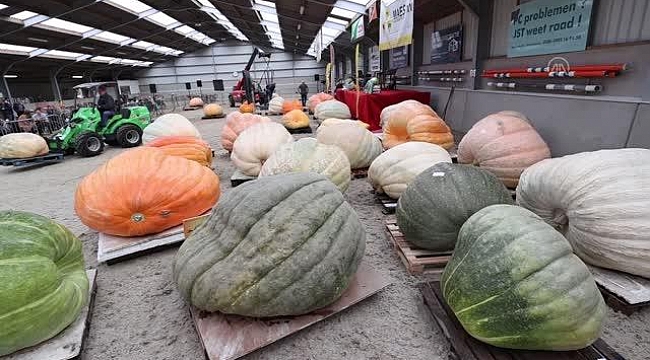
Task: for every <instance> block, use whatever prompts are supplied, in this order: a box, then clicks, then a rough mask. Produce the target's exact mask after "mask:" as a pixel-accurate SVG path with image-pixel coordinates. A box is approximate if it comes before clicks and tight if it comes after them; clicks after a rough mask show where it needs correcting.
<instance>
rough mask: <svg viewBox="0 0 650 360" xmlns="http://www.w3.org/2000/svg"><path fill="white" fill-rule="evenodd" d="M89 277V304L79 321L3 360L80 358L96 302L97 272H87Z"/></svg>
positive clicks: (82, 310) (81, 313)
mask: <svg viewBox="0 0 650 360" xmlns="http://www.w3.org/2000/svg"><path fill="white" fill-rule="evenodd" d="M86 276H88V282H89V288H88V303H86V305H85V306H84V307H83V308H82V309H81V312H80V313H79V316H78V317H77V320H75V322H73V323H72V324H70V326H68V327H67V328H65V329H64V330H63V331H62V332H60V333H59V334H58V335H56V336H55V337H53V338H51V339H49V340H47V341H46V342H43V343H41V344H38V345H36V346H32V347H29V348H27V349H23V350H20V351H17V352H15V353H13V354H11V355H7V356H5V357H2V359H3V360H69V359H78V358H80V354H81V348H82V345H83V342H84V340H85V338H86V334H87V333H88V328H89V327H90V319H91V316H92V309H93V305H94V302H95V286H96V282H95V279H96V278H97V270H96V269H91V270H86Z"/></svg>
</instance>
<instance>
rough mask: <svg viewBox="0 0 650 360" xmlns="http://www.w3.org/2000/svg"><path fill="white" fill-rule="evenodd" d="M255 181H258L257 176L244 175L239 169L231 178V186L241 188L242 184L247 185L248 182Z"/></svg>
mask: <svg viewBox="0 0 650 360" xmlns="http://www.w3.org/2000/svg"><path fill="white" fill-rule="evenodd" d="M255 179H257V177H256V176H248V175H244V174H242V172H241V171H239V169H237V170H235V172H234V173H232V176H231V177H230V186H232V187H237V186H239V185H241V184H243V183H245V182H247V181H251V180H255Z"/></svg>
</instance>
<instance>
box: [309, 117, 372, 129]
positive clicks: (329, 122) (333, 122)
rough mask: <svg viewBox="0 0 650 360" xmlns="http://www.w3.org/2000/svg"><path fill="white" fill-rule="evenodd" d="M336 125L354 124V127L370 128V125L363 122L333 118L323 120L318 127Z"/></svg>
mask: <svg viewBox="0 0 650 360" xmlns="http://www.w3.org/2000/svg"><path fill="white" fill-rule="evenodd" d="M336 124H355V125H358V126H361V127H362V128H364V129H368V128H370V124H368V123H364V122H363V121H359V120H351V119H335V118H329V119H325V120H323V122H322V123H320V126H330V125H336Z"/></svg>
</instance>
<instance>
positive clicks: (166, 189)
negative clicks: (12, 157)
mask: <svg viewBox="0 0 650 360" xmlns="http://www.w3.org/2000/svg"><path fill="white" fill-rule="evenodd" d="M220 195H221V191H220V190H219V177H218V176H217V175H216V174H215V173H214V172H213V171H212V170H210V169H208V168H207V167H205V166H201V165H199V164H198V163H196V162H195V161H190V160H187V159H183V158H181V157H178V156H169V155H165V153H164V151H162V150H160V149H156V148H151V147H140V148H136V149H132V150H128V151H125V152H123V153H121V154H120V155H118V156H116V157H114V158H112V159H110V160H108V162H106V163H105V164H104V165H102V166H101V167H100V168H98V169H97V170H95V171H93V172H92V173H90V174H89V175H88V176H86V177H85V178H84V179H83V180H82V181H81V183H80V184H79V186H78V187H77V192H76V193H75V204H74V205H75V211H76V212H77V215H78V216H79V218H81V221H82V222H83V223H84V224H86V225H87V226H88V227H90V228H91V229H94V230H97V231H99V232H102V233H106V234H111V235H117V236H141V235H147V234H154V233H158V232H161V231H163V230H165V229H169V228H171V227H174V226H176V225H180V224H181V223H182V222H183V220H184V219H187V218H190V217H194V216H198V215H200V214H202V213H204V212H206V211H208V210H210V209H211V208H212V206H214V204H215V203H216V202H217V200H218V199H219V196H220Z"/></svg>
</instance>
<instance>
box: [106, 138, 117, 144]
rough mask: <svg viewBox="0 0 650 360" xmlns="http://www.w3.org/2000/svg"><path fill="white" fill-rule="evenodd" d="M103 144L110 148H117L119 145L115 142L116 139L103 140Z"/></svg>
mask: <svg viewBox="0 0 650 360" xmlns="http://www.w3.org/2000/svg"><path fill="white" fill-rule="evenodd" d="M104 142H105V143H106V144H108V145H110V146H119V145H120V144H119V143H118V142H117V139H110V140H109V139H106V138H105V139H104Z"/></svg>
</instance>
